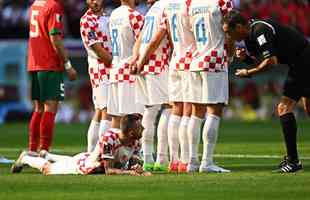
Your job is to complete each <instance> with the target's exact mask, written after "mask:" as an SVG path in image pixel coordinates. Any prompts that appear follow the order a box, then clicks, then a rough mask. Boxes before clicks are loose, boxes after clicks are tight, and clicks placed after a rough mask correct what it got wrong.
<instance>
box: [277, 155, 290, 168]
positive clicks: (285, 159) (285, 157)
mask: <svg viewBox="0 0 310 200" xmlns="http://www.w3.org/2000/svg"><path fill="white" fill-rule="evenodd" d="M288 162H289V160H288V157H287V156H284V157H283V160H282V161H281V162H280V164H279V166H278V168H281V167H283V166H285V165H287V163H288Z"/></svg>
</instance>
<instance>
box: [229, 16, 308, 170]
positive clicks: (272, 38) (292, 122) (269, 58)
mask: <svg viewBox="0 0 310 200" xmlns="http://www.w3.org/2000/svg"><path fill="white" fill-rule="evenodd" d="M223 29H224V31H225V33H227V34H229V35H230V36H231V37H232V39H235V40H237V41H241V40H245V45H246V47H247V50H248V51H249V52H250V54H251V55H252V56H255V57H256V58H257V59H258V60H257V63H256V64H255V67H251V68H250V69H237V71H236V73H235V74H236V75H237V76H239V77H251V76H253V75H256V74H258V73H261V72H263V71H266V70H268V69H269V68H270V66H271V65H278V64H280V63H281V64H287V65H288V66H289V71H288V74H287V78H286V81H285V83H284V88H283V96H282V97H281V99H280V102H279V104H278V106H277V114H278V116H279V118H280V123H281V127H282V131H283V135H284V141H285V144H286V150H287V155H286V156H285V158H284V160H283V161H282V162H281V163H280V165H279V169H278V170H277V171H278V172H281V173H289V172H296V171H298V170H301V169H302V164H301V163H300V161H299V158H298V151H297V142H296V139H297V124H296V119H295V116H294V113H293V109H294V108H295V106H296V104H297V102H298V101H299V100H300V99H302V100H303V103H304V108H305V111H306V112H307V113H308V114H309V113H310V112H309V111H310V104H309V103H310V101H309V97H310V83H309V75H308V74H309V72H310V70H309V65H310V61H309V57H310V45H309V42H308V41H307V39H306V38H305V37H304V36H303V35H302V34H301V33H299V32H297V31H296V30H295V29H293V28H292V27H288V26H283V25H280V24H278V23H276V22H274V21H272V20H255V21H252V22H248V21H247V20H245V18H244V17H243V16H242V15H241V14H240V13H239V12H238V11H231V12H230V13H229V14H228V15H227V16H226V17H225V18H224V25H223Z"/></svg>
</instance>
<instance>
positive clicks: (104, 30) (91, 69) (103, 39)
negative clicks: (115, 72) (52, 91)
mask: <svg viewBox="0 0 310 200" xmlns="http://www.w3.org/2000/svg"><path fill="white" fill-rule="evenodd" d="M108 21H109V19H108V17H107V16H106V15H103V16H97V15H95V14H94V13H93V12H92V10H90V9H89V10H88V11H87V12H86V13H85V14H84V15H83V16H82V18H81V20H80V31H81V37H82V40H83V43H84V47H85V49H86V51H87V54H88V73H89V77H90V81H91V84H92V87H93V88H96V87H98V86H99V85H100V84H101V83H103V82H107V81H108V74H109V72H108V68H110V66H105V64H104V62H103V61H102V60H101V59H99V57H98V56H97V54H96V53H95V51H94V50H93V49H92V48H91V46H92V45H94V44H97V43H100V44H101V45H102V46H103V48H105V49H106V50H107V51H108V52H110V53H111V42H110V36H109V27H108Z"/></svg>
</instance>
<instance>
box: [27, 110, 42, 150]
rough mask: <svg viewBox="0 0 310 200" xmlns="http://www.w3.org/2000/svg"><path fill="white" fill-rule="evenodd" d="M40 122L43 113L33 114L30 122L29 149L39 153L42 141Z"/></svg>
mask: <svg viewBox="0 0 310 200" xmlns="http://www.w3.org/2000/svg"><path fill="white" fill-rule="evenodd" d="M40 122H41V113H39V112H33V113H32V116H31V120H30V122H29V133H28V134H29V135H28V149H29V151H37V150H38V147H39V139H40Z"/></svg>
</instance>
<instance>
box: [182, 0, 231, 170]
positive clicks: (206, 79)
mask: <svg viewBox="0 0 310 200" xmlns="http://www.w3.org/2000/svg"><path fill="white" fill-rule="evenodd" d="M189 2H190V3H189V16H190V24H191V30H192V31H193V33H194V35H195V41H196V48H197V50H196V52H195V53H194V55H193V60H192V63H191V65H190V69H189V70H190V75H189V77H188V79H187V82H186V84H185V85H186V88H188V90H187V93H186V95H185V97H186V99H185V101H186V102H191V103H192V105H193V108H192V116H191V119H190V122H189V128H188V136H189V146H190V163H189V165H188V168H187V171H188V172H195V171H198V169H199V172H229V170H226V169H223V168H221V167H219V166H217V165H215V164H214V162H213V153H214V149H215V145H216V142H217V136H218V129H219V125H220V118H221V116H222V112H223V108H224V105H225V104H227V103H228V63H227V61H228V60H227V52H226V49H225V34H224V32H223V30H222V19H223V16H224V15H225V14H227V12H228V11H230V10H231V9H232V8H233V3H232V1H231V0H218V1H200V0H191V1H189ZM206 109H207V119H206V122H205V123H204V127H203V131H202V134H203V135H202V139H203V156H202V161H201V164H200V167H199V158H198V146H199V143H200V127H201V126H202V122H203V119H204V117H205V113H206Z"/></svg>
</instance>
